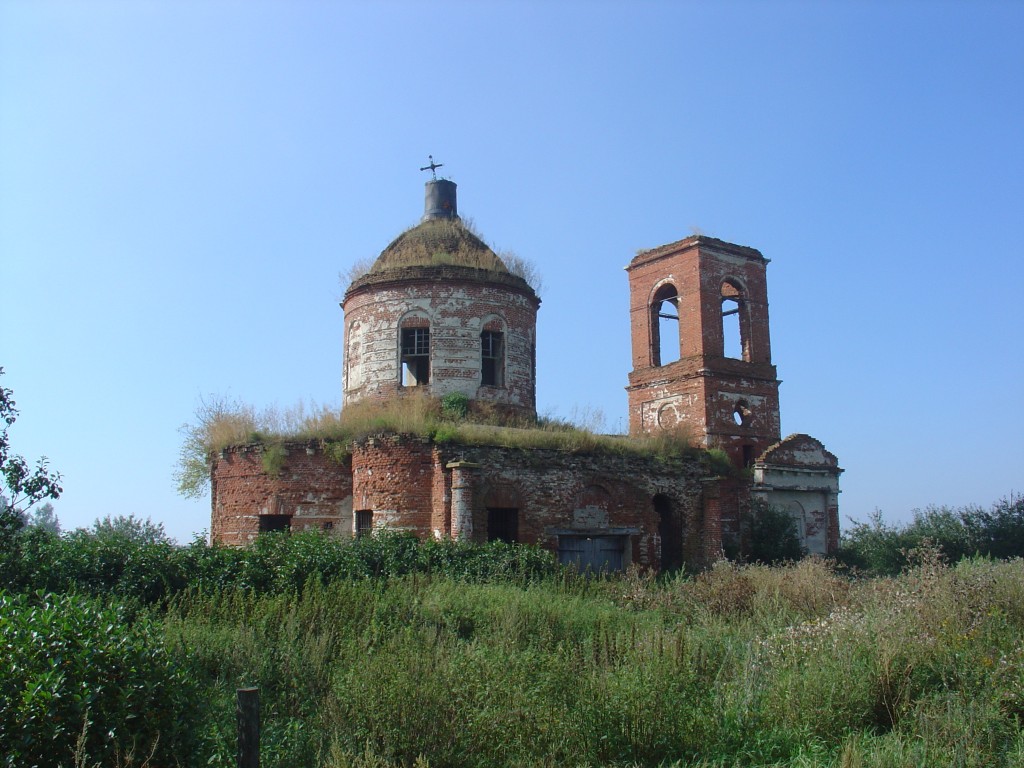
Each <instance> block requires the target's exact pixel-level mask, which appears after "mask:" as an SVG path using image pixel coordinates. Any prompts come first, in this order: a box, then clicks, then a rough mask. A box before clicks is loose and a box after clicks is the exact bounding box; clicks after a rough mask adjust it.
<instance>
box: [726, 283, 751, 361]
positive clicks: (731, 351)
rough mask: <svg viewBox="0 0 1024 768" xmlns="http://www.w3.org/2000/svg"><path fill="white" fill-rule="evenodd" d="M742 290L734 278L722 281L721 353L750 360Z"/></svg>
mask: <svg viewBox="0 0 1024 768" xmlns="http://www.w3.org/2000/svg"><path fill="white" fill-rule="evenodd" d="M747 310H748V307H747V301H746V298H745V296H744V290H743V287H742V286H741V285H739V283H738V282H737V281H736V280H735V279H729V280H725V281H723V282H722V354H723V356H724V357H729V358H732V359H734V360H743V361H745V362H748V363H749V362H750V314H749V312H748V311H747Z"/></svg>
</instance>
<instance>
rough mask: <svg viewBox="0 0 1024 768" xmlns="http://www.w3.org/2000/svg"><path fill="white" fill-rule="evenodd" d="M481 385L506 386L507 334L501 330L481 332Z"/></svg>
mask: <svg viewBox="0 0 1024 768" xmlns="http://www.w3.org/2000/svg"><path fill="white" fill-rule="evenodd" d="M480 385H481V386H483V387H504V386H505V334H504V333H502V332H501V331H482V332H481V333H480Z"/></svg>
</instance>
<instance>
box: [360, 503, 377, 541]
mask: <svg viewBox="0 0 1024 768" xmlns="http://www.w3.org/2000/svg"><path fill="white" fill-rule="evenodd" d="M372 532H373V512H372V510H369V509H363V510H359V511H358V512H356V538H357V539H361V538H363V536H368V535H370V533H372Z"/></svg>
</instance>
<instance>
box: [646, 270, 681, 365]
mask: <svg viewBox="0 0 1024 768" xmlns="http://www.w3.org/2000/svg"><path fill="white" fill-rule="evenodd" d="M679 346H680V342H679V292H678V291H676V287H675V286H674V285H672V284H671V283H665V284H664V285H662V286H661V287H660V288H658V290H657V291H655V292H654V297H653V298H652V300H651V365H654V366H659V365H668V364H669V363H674V362H675V361H676V360H678V359H679Z"/></svg>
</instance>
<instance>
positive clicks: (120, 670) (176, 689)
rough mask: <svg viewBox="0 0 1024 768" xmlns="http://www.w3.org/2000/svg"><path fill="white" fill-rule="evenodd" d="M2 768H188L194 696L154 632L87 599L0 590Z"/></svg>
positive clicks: (198, 712)
mask: <svg viewBox="0 0 1024 768" xmlns="http://www.w3.org/2000/svg"><path fill="white" fill-rule="evenodd" d="M0 647H2V648H3V654H2V659H3V661H2V664H3V670H2V673H0V754H2V755H4V757H3V758H2V759H3V761H4V762H3V765H5V766H9V768H16V767H17V768H21V767H22V766H33V765H38V766H56V765H67V766H70V765H71V764H72V762H73V756H74V755H75V753H76V747H77V748H78V752H79V755H80V756H84V757H85V758H86V761H87V763H88V764H89V765H93V764H97V763H98V764H101V765H113V764H115V762H116V760H121V761H124V760H125V758H126V756H128V755H134V756H135V758H137V759H139V760H140V761H141V760H143V759H145V758H147V757H149V756H151V760H152V762H153V763H154V764H158V765H175V764H189V763H190V762H192V760H194V759H195V758H197V757H198V751H199V750H198V748H199V744H198V743H197V741H196V739H195V738H194V737H193V735H192V734H193V733H194V732H195V730H196V725H197V722H201V718H202V712H203V707H202V697H201V696H200V691H199V688H198V686H197V685H196V683H195V682H194V680H193V678H192V677H191V676H190V675H189V674H188V673H187V672H186V671H185V670H183V669H182V668H181V667H179V666H177V665H176V664H175V663H174V662H173V661H172V659H171V657H170V656H169V655H168V654H167V652H166V651H165V649H164V647H163V643H162V640H161V630H160V628H159V627H158V626H156V625H153V624H150V623H149V622H147V621H141V620H139V621H135V622H133V623H130V622H128V621H127V619H126V617H125V614H124V613H123V611H121V610H119V609H118V608H117V607H112V606H108V605H105V604H103V603H101V602H99V601H97V600H95V599H89V598H85V597H77V596H71V595H65V596H56V595H48V594H43V593H36V594H31V595H11V594H7V593H5V592H0Z"/></svg>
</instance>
